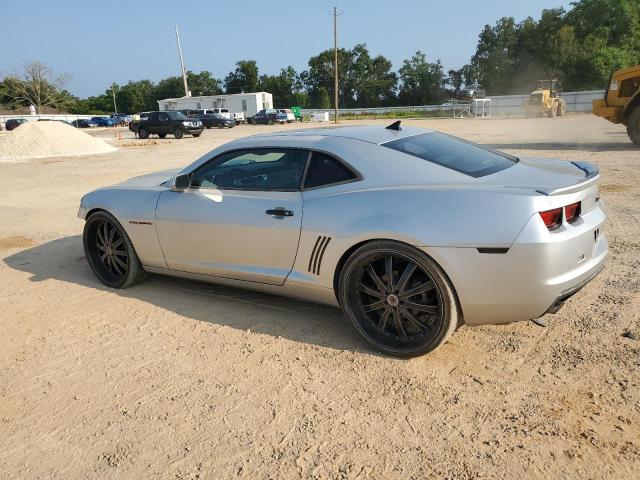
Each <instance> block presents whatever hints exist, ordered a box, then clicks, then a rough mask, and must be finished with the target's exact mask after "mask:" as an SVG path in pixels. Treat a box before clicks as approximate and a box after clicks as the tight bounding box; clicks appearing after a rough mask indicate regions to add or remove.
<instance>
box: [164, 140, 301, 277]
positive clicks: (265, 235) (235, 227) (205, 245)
mask: <svg viewBox="0 0 640 480" xmlns="http://www.w3.org/2000/svg"><path fill="white" fill-rule="evenodd" d="M308 157H309V152H308V151H306V150H298V149H282V148H260V149H247V150H237V151H231V152H227V153H224V154H222V155H219V156H217V157H215V158H213V159H212V160H210V161H209V162H207V163H205V164H204V165H202V166H201V167H199V168H198V169H197V170H195V171H194V172H192V174H191V187H190V188H189V189H187V190H184V191H179V192H176V191H171V190H167V191H166V192H163V193H162V194H161V195H160V198H159V200H158V205H157V209H156V228H157V232H158V238H159V240H160V244H161V245H162V250H163V252H164V255H165V260H166V262H167V265H168V267H169V268H171V269H174V270H180V271H186V272H193V273H200V274H206V275H214V276H219V277H225V278H233V279H238V280H247V281H252V282H260V283H268V284H274V285H282V284H283V283H284V281H285V279H286V277H287V275H288V274H289V272H290V271H291V269H292V267H293V263H294V260H295V256H296V252H297V249H298V241H299V238H300V229H301V225H302V194H301V192H300V181H301V178H302V174H303V172H304V169H305V165H306V162H307V160H308Z"/></svg>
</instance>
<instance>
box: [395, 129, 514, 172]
mask: <svg viewBox="0 0 640 480" xmlns="http://www.w3.org/2000/svg"><path fill="white" fill-rule="evenodd" d="M383 146H385V147H389V148H392V149H394V150H397V151H399V152H402V153H407V154H409V155H413V156H414V157H418V158H422V159H424V160H427V161H429V162H433V163H436V164H438V165H442V166H443V167H447V168H450V169H452V170H455V171H457V172H461V173H464V174H466V175H470V176H472V177H484V176H485V175H491V174H492V173H496V172H499V171H501V170H505V169H507V168H509V167H511V166H513V165H514V164H516V163H517V162H518V159H517V158H516V157H512V156H511V155H507V154H505V153H501V152H497V151H495V150H490V149H488V148H485V147H483V146H481V145H476V144H475V143H471V142H467V141H466V140H462V139H459V138H454V137H452V136H449V135H445V134H444V133H437V132H434V133H423V134H420V135H414V136H411V137H406V138H400V139H398V140H393V141H391V142H387V143H384V144H383Z"/></svg>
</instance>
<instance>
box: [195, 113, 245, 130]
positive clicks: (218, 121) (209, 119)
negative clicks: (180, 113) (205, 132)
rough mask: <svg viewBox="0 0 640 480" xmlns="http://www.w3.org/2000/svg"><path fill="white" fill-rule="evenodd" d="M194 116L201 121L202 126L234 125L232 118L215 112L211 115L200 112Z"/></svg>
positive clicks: (219, 126) (220, 126)
mask: <svg viewBox="0 0 640 480" xmlns="http://www.w3.org/2000/svg"><path fill="white" fill-rule="evenodd" d="M192 118H193V117H192ZM195 118H197V119H198V120H200V121H201V122H202V126H203V127H204V128H211V127H218V128H225V127H226V128H233V127H235V126H236V122H235V120H232V119H230V118H227V117H223V116H222V115H220V114H219V113H216V114H213V115H206V114H200V115H198V116H197V117H195Z"/></svg>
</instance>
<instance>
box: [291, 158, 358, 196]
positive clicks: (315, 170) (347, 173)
mask: <svg viewBox="0 0 640 480" xmlns="http://www.w3.org/2000/svg"><path fill="white" fill-rule="evenodd" d="M356 178H358V175H357V174H356V173H355V172H353V171H352V170H351V169H349V168H348V167H347V166H346V165H345V164H344V163H342V162H341V161H340V160H338V159H336V158H334V157H332V156H330V155H327V154H326V153H322V152H313V154H312V155H311V161H310V163H309V168H308V169H307V174H306V176H305V179H304V188H317V187H322V186H327V185H335V184H336V183H343V182H349V181H351V180H355V179H356Z"/></svg>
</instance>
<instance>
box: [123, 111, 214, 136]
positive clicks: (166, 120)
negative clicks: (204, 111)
mask: <svg viewBox="0 0 640 480" xmlns="http://www.w3.org/2000/svg"><path fill="white" fill-rule="evenodd" d="M131 123H132V124H133V122H131ZM202 129H203V127H202V122H201V121H200V120H198V119H195V118H189V117H187V116H186V115H183V114H182V113H180V112H151V113H149V116H148V117H147V118H146V119H144V120H143V119H141V120H140V121H139V122H137V123H136V124H135V130H134V131H135V132H136V133H137V134H138V137H140V138H148V137H149V135H153V134H155V135H158V136H159V137H160V138H165V137H166V136H167V134H172V135H173V136H174V137H175V138H182V137H183V136H184V135H185V134H188V135H193V136H194V137H199V136H200V134H201V133H202Z"/></svg>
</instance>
